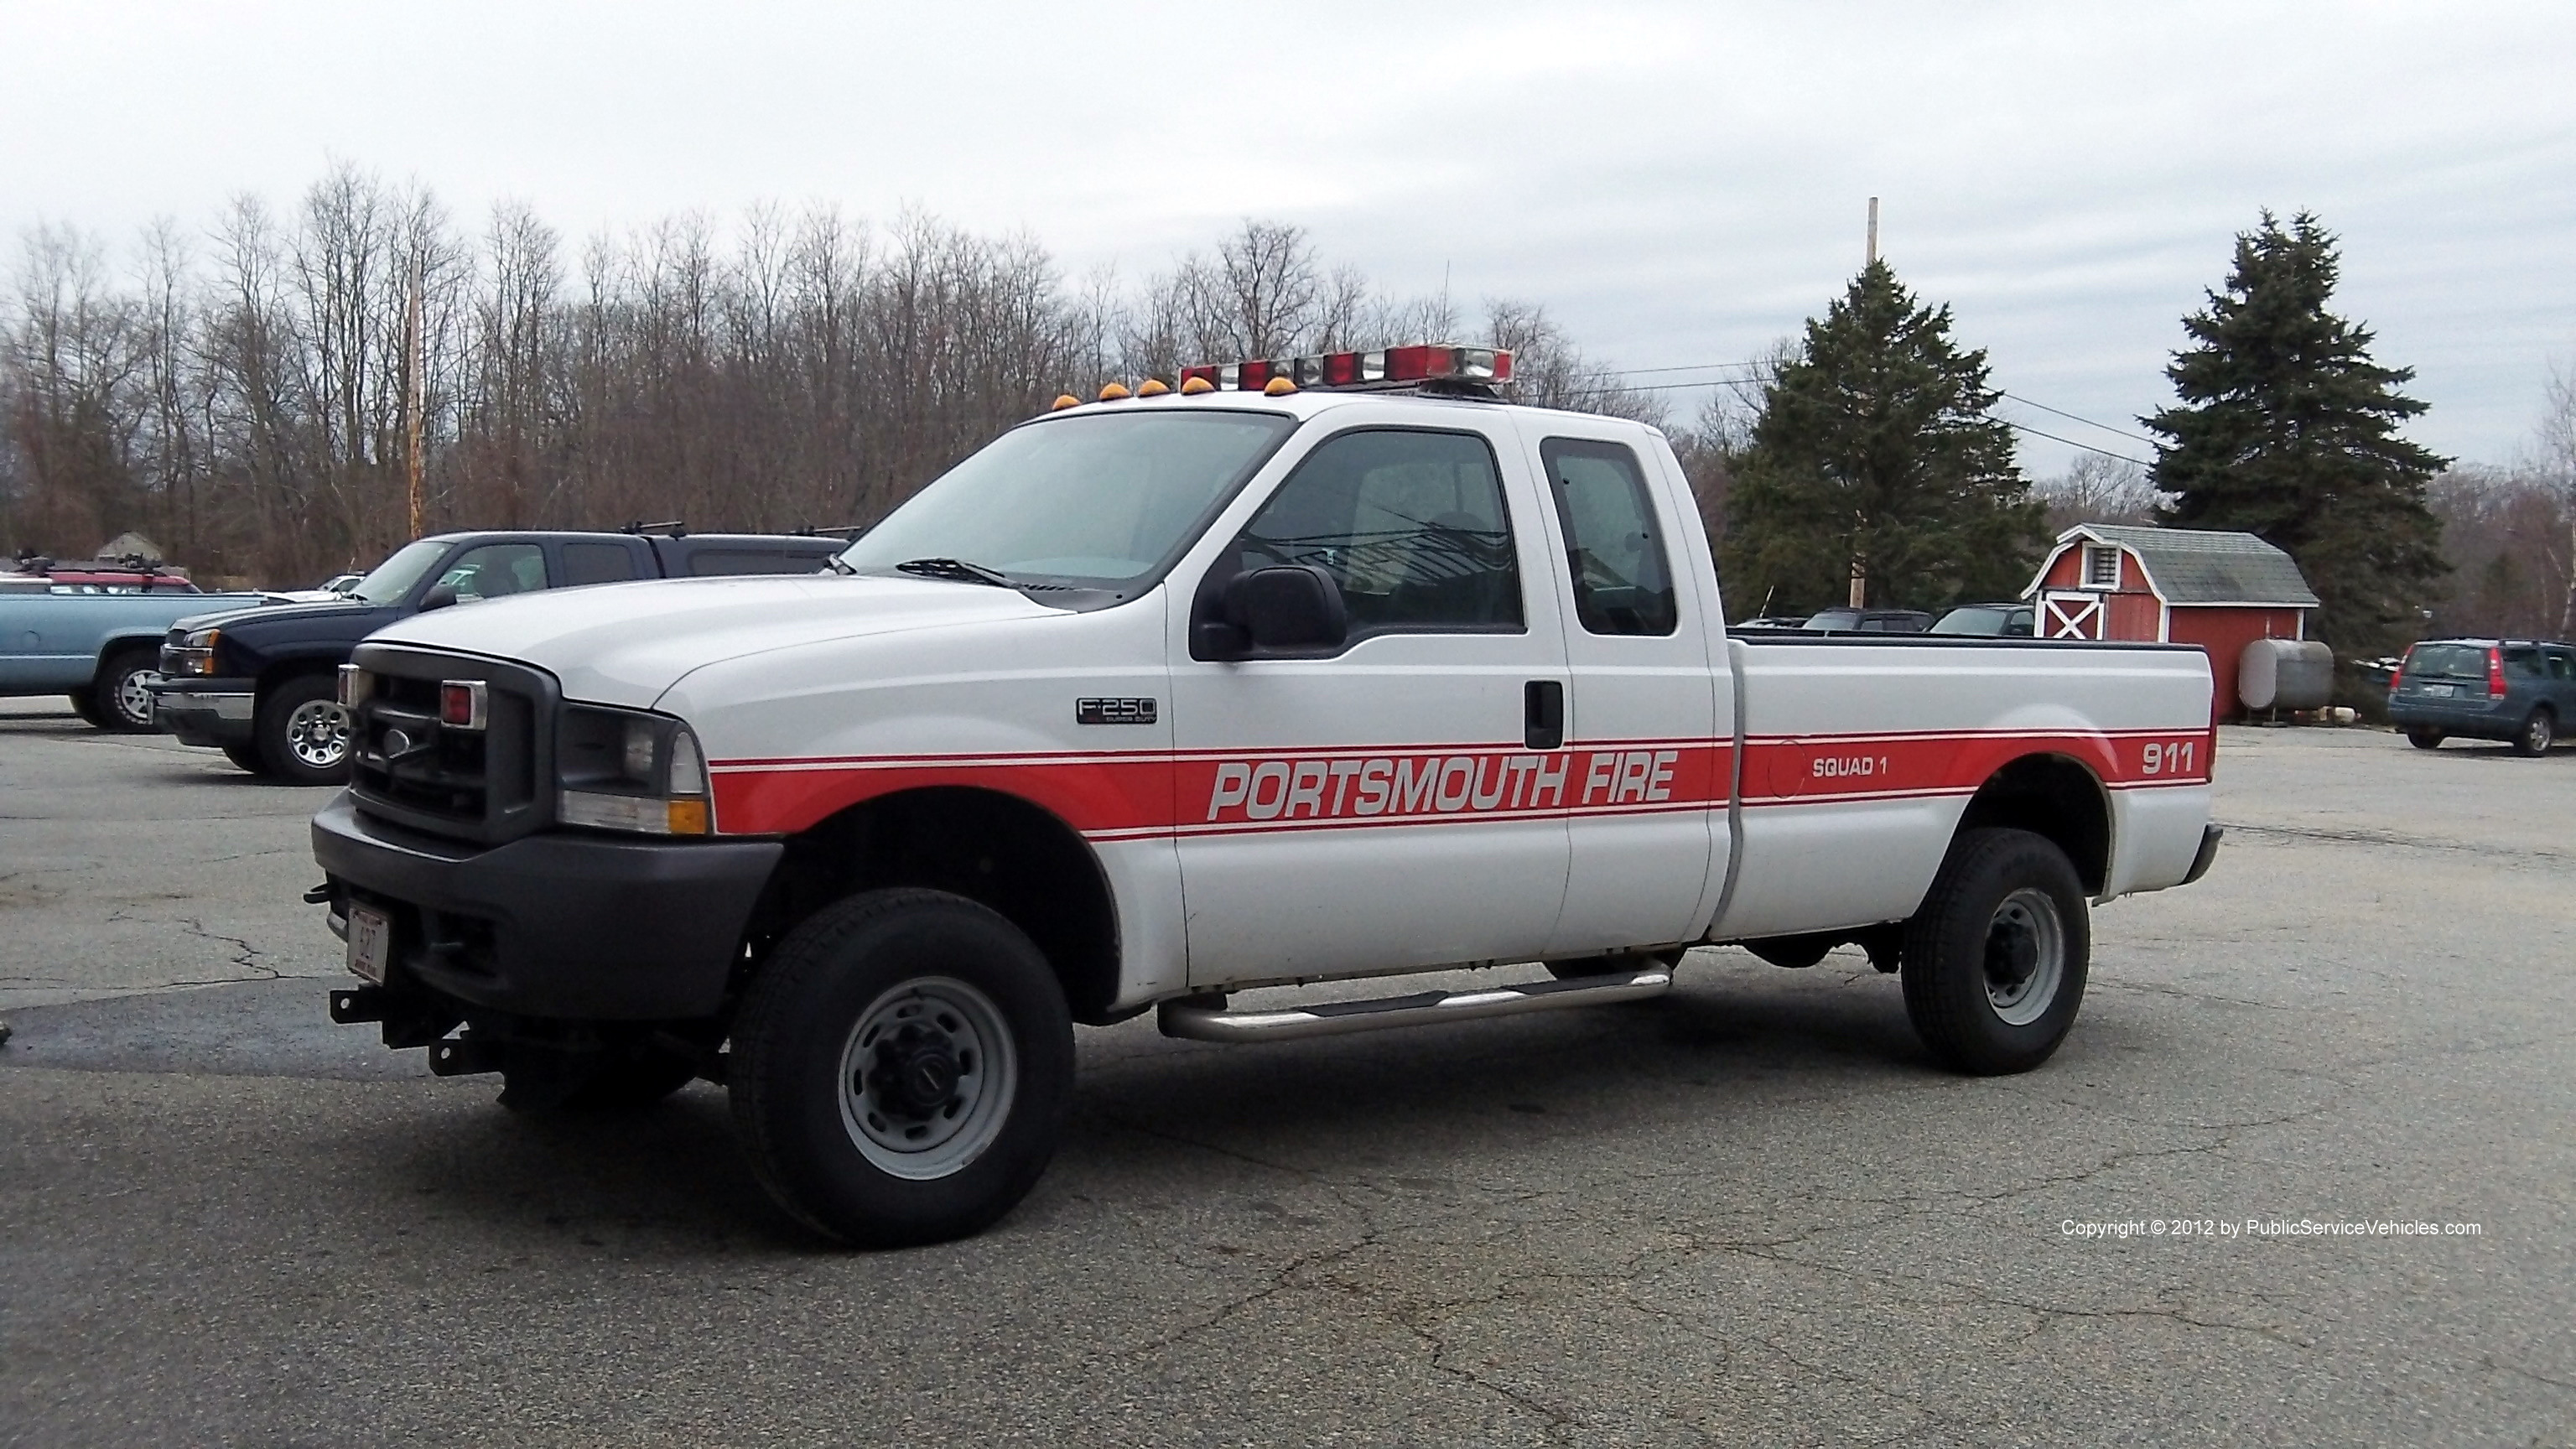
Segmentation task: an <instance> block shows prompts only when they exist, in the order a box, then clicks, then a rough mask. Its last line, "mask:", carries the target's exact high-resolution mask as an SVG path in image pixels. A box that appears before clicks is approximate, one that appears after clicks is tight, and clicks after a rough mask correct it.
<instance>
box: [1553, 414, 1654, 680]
mask: <svg viewBox="0 0 2576 1449" xmlns="http://www.w3.org/2000/svg"><path fill="white" fill-rule="evenodd" d="M1538 453H1539V458H1540V460H1541V461H1543V462H1544V463H1546V465H1547V481H1548V491H1549V492H1550V493H1552V494H1554V495H1555V497H1556V516H1557V518H1558V519H1559V520H1561V521H1562V522H1563V524H1564V526H1565V553H1566V562H1567V565H1568V571H1569V572H1570V573H1571V574H1572V575H1573V579H1574V616H1575V617H1576V618H1577V619H1579V620H1581V621H1582V624H1583V630H1584V632H1585V633H1587V634H1670V633H1671V632H1673V630H1674V628H1675V627H1676V626H1677V625H1678V623H1679V621H1680V617H1681V611H1680V607H1679V605H1678V603H1677V602H1676V600H1675V598H1674V595H1673V571H1672V566H1671V563H1670V561H1669V560H1668V559H1667V558H1666V557H1665V554H1664V541H1663V538H1662V536H1661V534H1662V530H1661V529H1659V528H1657V527H1656V526H1655V505H1654V500H1653V499H1652V498H1651V497H1650V496H1649V495H1648V494H1647V492H1646V475H1645V474H1644V472H1642V471H1641V470H1640V469H1639V468H1638V467H1637V455H1636V454H1635V453H1633V452H1630V451H1629V450H1628V448H1627V446H1626V445H1625V444H1621V443H1601V442H1592V441H1588V440H1581V439H1575V438H1549V439H1547V440H1546V441H1544V442H1542V443H1540V444H1539V445H1538Z"/></svg>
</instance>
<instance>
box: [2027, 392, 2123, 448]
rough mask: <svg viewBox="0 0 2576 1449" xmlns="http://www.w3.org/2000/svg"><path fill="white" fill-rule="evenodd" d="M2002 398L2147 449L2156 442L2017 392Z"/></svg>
mask: <svg viewBox="0 0 2576 1449" xmlns="http://www.w3.org/2000/svg"><path fill="white" fill-rule="evenodd" d="M2004 396H2005V397H2008V398H2011V399H2012V400H2013V401H2014V402H2017V403H2022V404H2024V405H2026V406H2029V407H2035V408H2037V409H2039V410H2040V411H2041V412H2044V413H2055V414H2057V415H2058V416H2059V417H2061V418H2066V419H2069V420H2071V421H2074V422H2079V423H2082V424H2083V425H2084V426H2086V427H2088V428H2100V429H2101V430H2102V431H2104V432H2106V433H2117V434H2119V435H2120V436H2121V437H2124V438H2135V439H2137V440H2138V441H2139V442H2141V443H2145V444H2147V445H2148V446H2149V447H2153V446H2155V441H2156V440H2155V439H2153V438H2150V437H2148V436H2147V435H2146V434H2144V433H2133V432H2130V431H2129V430H2128V429H2127V428H2115V427H2113V426H2111V425H2110V424H2109V423H2097V422H2095V421H2093V420H2092V419H2091V418H2088V417H2086V416H2084V415H2083V414H2082V413H2070V412H2068V411H2067V410H2066V409H2064V408H2053V407H2050V406H2049V405H2048V404H2046V403H2044V402H2034V401H2032V400H2031V399H2029V398H2026V397H2023V396H2022V395H2021V394H2020V393H2017V392H2007V393H2005V394H2004Z"/></svg>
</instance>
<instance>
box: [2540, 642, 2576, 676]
mask: <svg viewBox="0 0 2576 1449" xmlns="http://www.w3.org/2000/svg"><path fill="white" fill-rule="evenodd" d="M2541 652H2542V653H2543V654H2545V655H2547V656H2548V659H2549V677H2550V678H2552V679H2559V680H2567V679H2576V654H2571V653H2569V652H2568V651H2566V650H2564V649H2547V650H2543V651H2541Z"/></svg>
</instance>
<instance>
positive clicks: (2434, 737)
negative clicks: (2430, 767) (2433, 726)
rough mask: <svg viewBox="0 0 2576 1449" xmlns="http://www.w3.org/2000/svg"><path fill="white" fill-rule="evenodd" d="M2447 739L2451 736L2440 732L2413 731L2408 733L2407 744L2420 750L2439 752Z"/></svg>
mask: <svg viewBox="0 0 2576 1449" xmlns="http://www.w3.org/2000/svg"><path fill="white" fill-rule="evenodd" d="M2447 738H2449V736H2447V735H2445V734H2443V733H2442V732H2441V731H2440V730H2428V729H2411V730H2408V731H2407V732H2406V743H2408V744H2410V745H2413V746H2414V747H2415V748H2417V749H2419V750H2438V749H2440V748H2441V747H2442V741H2443V740H2445V739H2447Z"/></svg>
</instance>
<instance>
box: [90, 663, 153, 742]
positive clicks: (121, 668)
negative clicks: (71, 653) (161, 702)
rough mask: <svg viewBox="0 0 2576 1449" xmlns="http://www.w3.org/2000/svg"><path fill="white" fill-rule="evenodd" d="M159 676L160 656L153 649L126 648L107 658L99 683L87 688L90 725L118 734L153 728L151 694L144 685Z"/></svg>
mask: <svg viewBox="0 0 2576 1449" xmlns="http://www.w3.org/2000/svg"><path fill="white" fill-rule="evenodd" d="M160 677H161V656H160V653H159V651H157V650H152V649H126V650H121V651H119V652H117V653H115V654H111V655H109V656H107V662H106V663H105V664H103V665H100V666H99V671H98V683H97V684H95V685H94V686H92V687H91V689H90V707H91V708H92V709H94V710H95V711H97V714H96V717H95V718H94V719H92V720H91V723H93V724H95V725H97V726H98V727H99V728H100V729H103V730H110V731H113V732H114V733H117V734H121V735H139V734H143V733H145V732H147V731H149V730H150V729H151V728H152V691H151V690H149V689H147V688H145V687H144V686H145V684H146V683H147V682H148V681H150V680H154V679H158V678H160Z"/></svg>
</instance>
